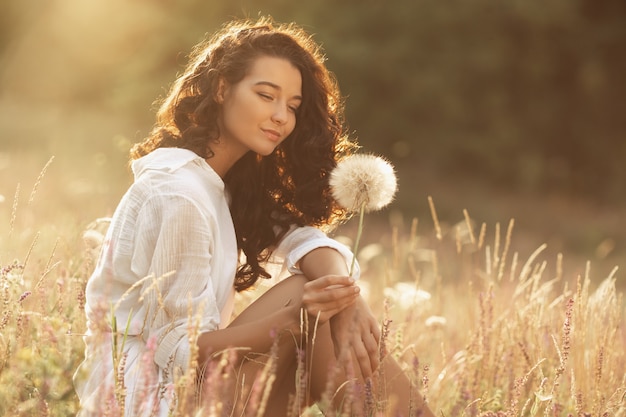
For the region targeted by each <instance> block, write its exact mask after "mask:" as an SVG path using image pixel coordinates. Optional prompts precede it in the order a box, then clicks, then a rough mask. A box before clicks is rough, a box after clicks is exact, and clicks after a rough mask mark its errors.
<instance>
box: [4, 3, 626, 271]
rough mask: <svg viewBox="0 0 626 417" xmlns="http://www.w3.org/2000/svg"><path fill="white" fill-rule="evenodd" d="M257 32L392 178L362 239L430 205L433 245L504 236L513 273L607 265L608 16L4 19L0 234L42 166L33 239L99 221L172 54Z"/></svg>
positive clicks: (612, 118)
mask: <svg viewBox="0 0 626 417" xmlns="http://www.w3.org/2000/svg"><path fill="white" fill-rule="evenodd" d="M259 14H270V15H272V16H273V17H274V18H275V19H276V20H278V21H296V22H297V23H299V24H301V25H303V26H304V27H305V28H307V29H308V30H309V31H310V32H312V33H314V34H315V38H316V39H317V40H318V41H319V42H321V43H322V44H323V45H324V48H325V51H326V54H327V56H328V66H329V67H330V68H331V69H332V70H333V71H334V72H335V73H336V75H337V78H338V79H339V82H340V85H341V86H342V90H343V92H344V94H346V95H347V96H348V99H347V116H348V121H349V124H350V128H351V130H352V131H354V136H355V137H358V138H359V140H360V142H361V143H362V145H363V147H364V149H365V150H366V151H372V152H376V153H381V154H384V155H385V156H387V157H388V158H389V159H390V160H391V161H392V162H393V163H394V164H395V166H396V167H397V170H398V175H399V181H400V193H399V195H398V198H397V200H396V202H395V203H394V204H393V205H392V207H391V209H390V210H387V211H386V212H385V213H383V214H382V215H381V216H380V219H378V220H379V221H380V222H381V223H388V222H389V221H390V222H392V223H393V224H394V225H400V226H402V225H404V226H406V227H408V225H409V224H410V221H411V219H412V218H413V217H418V218H419V219H420V226H419V227H420V228H424V229H422V230H425V229H428V228H431V227H432V221H430V212H429V209H428V203H427V196H432V197H433V199H434V201H435V204H436V206H437V209H438V212H439V217H440V220H441V221H442V222H443V223H444V229H445V224H454V223H456V222H458V221H461V220H462V219H463V212H462V210H463V209H467V210H468V211H469V213H470V215H471V216H472V217H473V218H474V219H475V220H476V222H477V223H482V222H486V223H487V224H489V225H492V224H494V223H496V222H500V223H502V224H503V228H504V226H505V225H506V224H507V223H508V221H509V219H510V218H512V217H514V218H515V219H516V225H515V233H514V236H517V239H518V242H520V247H521V248H522V250H526V253H525V254H524V255H526V256H527V255H528V253H529V252H532V250H533V249H534V248H535V247H537V246H539V245H540V244H542V243H544V242H546V243H548V252H547V254H548V255H549V256H551V254H555V253H557V252H564V254H565V259H566V260H568V259H570V260H571V262H572V266H571V268H573V269H576V268H578V269H582V268H584V261H585V260H587V259H589V260H591V261H592V265H594V267H595V268H597V270H599V272H598V274H597V276H599V277H604V276H606V275H607V273H608V271H610V270H611V268H612V267H613V266H614V265H615V264H616V263H622V264H623V263H624V262H623V261H624V260H626V218H625V216H624V208H625V207H626V193H625V191H626V168H625V167H626V164H625V162H626V98H625V97H626V76H625V74H626V2H624V1H623V0H604V1H597V0H554V1H550V2H539V1H528V0H507V1H491V0H471V1H463V2H442V1H438V0H404V1H398V0H392V1H380V0H376V1H374V0H359V1H356V0H341V1H331V0H316V1H307V2H295V1H290V2H283V1H278V0H275V1H269V0H266V1H257V2H248V3H245V2H244V3H237V2H233V1H228V0H210V1H207V0H204V1H203V0H178V1H166V0H160V1H159V0H141V1H140V0H135V1H128V0H106V1H102V0H101V1H96V0H8V1H7V0H3V1H2V11H1V13H0V214H2V219H6V218H11V213H17V214H16V216H17V217H18V219H17V220H16V222H17V223H19V224H20V229H19V230H17V229H16V230H17V231H16V232H15V233H18V232H19V233H21V232H24V233H26V231H25V230H24V228H27V227H28V225H29V224H32V223H33V222H34V219H23V218H22V219H20V218H19V216H20V215H21V213H22V212H20V210H19V206H20V205H21V206H24V205H28V204H31V203H29V195H30V194H31V193H32V192H31V190H32V188H33V186H34V184H36V183H37V178H38V176H39V174H40V171H41V170H42V168H43V167H44V166H45V165H46V162H47V161H49V160H50V158H51V157H53V156H54V160H53V161H52V163H51V164H50V165H49V167H48V169H47V172H46V174H45V176H44V177H43V179H41V181H40V184H39V185H38V187H37V188H38V189H37V190H36V192H37V194H36V196H37V198H36V200H35V201H34V202H32V205H34V206H36V207H34V209H33V210H29V211H28V213H29V215H32V216H36V217H37V219H38V220H39V223H42V222H43V223H45V224H49V225H50V227H51V228H52V230H51V231H49V232H48V233H50V234H51V235H54V234H55V233H58V234H60V235H63V234H67V233H68V231H67V230H55V229H54V228H55V227H59V228H60V227H62V226H63V227H64V225H68V224H73V225H74V226H75V227H76V228H75V229H73V230H70V231H69V233H75V232H76V231H78V230H80V228H81V227H83V226H84V225H85V224H87V223H89V222H90V221H91V220H92V219H94V218H97V217H100V216H106V215H110V214H111V211H112V209H113V208H114V207H115V204H116V203H117V201H118V199H119V198H120V196H121V194H122V193H123V191H124V190H125V189H126V187H127V185H128V184H129V181H130V177H129V174H128V171H127V168H126V162H127V153H128V149H129V147H130V145H131V143H133V142H134V141H137V140H140V139H141V138H143V136H144V135H145V134H146V133H147V132H148V130H149V129H150V126H151V123H152V121H153V110H154V108H153V105H152V103H153V101H154V100H155V99H156V98H157V97H158V96H159V95H161V94H162V93H163V92H164V91H165V88H166V87H167V86H168V84H169V83H170V82H171V81H172V80H173V79H174V77H175V75H176V73H177V71H179V70H181V69H182V66H183V64H184V63H185V54H186V53H187V52H188V51H189V49H190V48H191V47H192V46H193V45H194V44H195V43H196V42H197V41H199V40H200V39H201V38H202V37H203V36H204V34H205V33H207V32H208V33H210V32H212V31H214V30H215V29H216V28H217V27H219V26H220V25H221V24H222V23H224V22H225V21H227V20H228V19H229V18H231V17H244V16H251V17H254V16H257V15H259ZM16 196H17V198H16ZM16 201H17V202H18V210H14V206H15V205H16ZM35 209H36V210H35ZM30 213H32V214H30ZM369 221H370V225H372V224H373V223H374V220H373V219H372V220H369ZM17 223H16V224H17ZM6 228H7V225H6V224H4V222H3V224H2V225H0V231H5V229H6ZM372 229H373V226H370V229H369V230H370V233H371V230H372ZM1 236H3V238H4V236H6V233H2V234H1ZM3 238H2V239H3ZM0 243H2V241H1V240H0ZM525 245H526V246H525ZM4 256H6V254H4ZM9 256H11V254H9ZM22 256H23V255H21V254H20V257H22ZM5 263H6V262H5ZM619 281H620V280H619V279H618V282H619Z"/></svg>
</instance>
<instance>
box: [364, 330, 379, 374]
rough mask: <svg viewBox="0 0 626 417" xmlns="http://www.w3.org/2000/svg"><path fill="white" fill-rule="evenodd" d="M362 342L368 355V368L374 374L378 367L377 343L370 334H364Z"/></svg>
mask: <svg viewBox="0 0 626 417" xmlns="http://www.w3.org/2000/svg"><path fill="white" fill-rule="evenodd" d="M362 340H363V344H364V346H365V349H366V350H367V354H368V355H369V359H370V367H371V369H372V372H374V371H376V369H378V366H379V365H380V358H379V356H380V353H379V350H378V348H379V346H378V342H377V341H376V340H375V338H374V335H373V334H371V333H367V334H364V335H363V336H362Z"/></svg>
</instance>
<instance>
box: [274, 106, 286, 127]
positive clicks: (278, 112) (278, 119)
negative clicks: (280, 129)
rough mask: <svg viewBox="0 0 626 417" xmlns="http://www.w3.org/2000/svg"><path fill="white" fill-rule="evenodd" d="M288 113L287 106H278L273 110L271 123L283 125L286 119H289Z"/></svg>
mask: <svg viewBox="0 0 626 417" xmlns="http://www.w3.org/2000/svg"><path fill="white" fill-rule="evenodd" d="M288 113H289V110H288V109H287V106H284V105H280V104H279V105H277V106H276V108H275V109H274V113H273V114H272V121H273V122H274V123H276V124H279V125H283V124H285V123H287V118H288V117H289V116H288Z"/></svg>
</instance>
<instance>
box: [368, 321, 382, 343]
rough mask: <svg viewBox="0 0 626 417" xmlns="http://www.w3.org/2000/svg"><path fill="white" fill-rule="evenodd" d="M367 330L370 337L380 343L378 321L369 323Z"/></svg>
mask: <svg viewBox="0 0 626 417" xmlns="http://www.w3.org/2000/svg"><path fill="white" fill-rule="evenodd" d="M369 331H370V334H371V335H372V337H373V338H374V340H375V341H376V344H377V345H378V344H379V343H380V327H378V323H376V322H373V323H371V326H370V329H369Z"/></svg>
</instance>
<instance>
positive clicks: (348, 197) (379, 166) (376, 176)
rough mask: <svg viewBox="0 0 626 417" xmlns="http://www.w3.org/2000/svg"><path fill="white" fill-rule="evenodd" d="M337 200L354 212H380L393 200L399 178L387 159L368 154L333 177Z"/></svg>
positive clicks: (346, 162) (352, 158)
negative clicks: (397, 178)
mask: <svg viewBox="0 0 626 417" xmlns="http://www.w3.org/2000/svg"><path fill="white" fill-rule="evenodd" d="M330 187H331V190H332V194H333V197H334V198H335V200H337V202H338V203H339V204H340V205H341V206H343V207H344V208H345V209H347V210H350V211H359V210H364V211H365V212H370V211H376V210H380V209H382V208H384V207H385V206H387V205H388V204H389V203H391V201H392V200H393V197H394V195H395V193H396V187H397V185H396V175H395V172H394V168H393V166H392V165H391V164H390V163H389V162H387V161H386V160H385V159H383V158H381V157H379V156H375V155H368V154H358V155H352V156H350V157H348V158H346V159H344V160H342V161H340V162H339V163H338V164H337V167H336V168H335V169H334V170H333V171H332V172H331V174H330Z"/></svg>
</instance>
